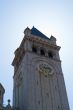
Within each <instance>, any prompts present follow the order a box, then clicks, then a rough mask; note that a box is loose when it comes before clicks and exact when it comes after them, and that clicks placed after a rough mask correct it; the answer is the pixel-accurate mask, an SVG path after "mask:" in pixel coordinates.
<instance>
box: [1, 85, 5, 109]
mask: <svg viewBox="0 0 73 110" xmlns="http://www.w3.org/2000/svg"><path fill="white" fill-rule="evenodd" d="M4 93H5V89H4V87H3V86H2V84H1V83H0V109H1V108H3V98H4Z"/></svg>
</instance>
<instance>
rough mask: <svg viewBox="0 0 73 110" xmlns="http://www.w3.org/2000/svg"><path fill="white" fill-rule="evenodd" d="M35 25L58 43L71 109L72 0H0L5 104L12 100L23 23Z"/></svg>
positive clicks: (0, 57) (0, 75)
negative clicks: (14, 64) (14, 59)
mask: <svg viewBox="0 0 73 110" xmlns="http://www.w3.org/2000/svg"><path fill="white" fill-rule="evenodd" d="M27 26H28V27H29V28H32V27H33V26H34V27H36V28H37V29H38V30H40V31H41V32H43V33H44V34H45V35H47V36H48V37H50V36H51V35H53V36H55V37H56V39H57V45H59V46H61V50H60V53H59V54H60V59H61V60H62V70H63V74H64V79H65V85H66V90H67V96H68V101H69V106H70V110H73V0H0V52H1V54H0V83H2V84H3V86H4V88H5V95H4V104H5V105H6V104H7V100H8V99H10V100H11V103H12V93H13V74H14V69H13V67H12V65H11V64H12V61H13V58H14V51H15V50H16V48H17V47H19V45H20V43H21V41H22V39H23V37H24V33H23V32H24V29H25V28H26V27H27Z"/></svg>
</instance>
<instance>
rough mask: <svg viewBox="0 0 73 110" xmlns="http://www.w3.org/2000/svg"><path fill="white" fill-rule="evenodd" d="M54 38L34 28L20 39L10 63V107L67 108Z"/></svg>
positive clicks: (21, 109) (58, 109) (32, 108)
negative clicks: (11, 69) (11, 101)
mask: <svg viewBox="0 0 73 110" xmlns="http://www.w3.org/2000/svg"><path fill="white" fill-rule="evenodd" d="M59 50H60V47H59V46H57V44H56V38H55V37H53V36H51V37H50V38H48V37H47V36H45V35H44V34H43V33H41V32H40V31H39V30H37V29H36V28H35V27H33V28H32V29H29V28H28V27H27V28H26V29H25V31H24V38H23V40H22V42H21V44H20V46H19V48H17V50H16V51H15V58H14V60H13V62H12V65H13V66H14V76H13V83H14V88H13V106H14V107H16V108H18V109H19V110H69V105H68V99H67V94H66V88H65V83H64V78H63V73H62V69H61V61H60V57H59Z"/></svg>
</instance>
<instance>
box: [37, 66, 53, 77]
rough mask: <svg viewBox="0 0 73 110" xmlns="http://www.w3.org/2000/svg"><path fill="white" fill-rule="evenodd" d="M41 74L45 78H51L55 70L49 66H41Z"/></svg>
mask: <svg viewBox="0 0 73 110" xmlns="http://www.w3.org/2000/svg"><path fill="white" fill-rule="evenodd" d="M39 72H40V73H42V74H44V75H45V76H49V75H52V74H53V68H52V67H51V66H50V65H47V64H40V65H39Z"/></svg>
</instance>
